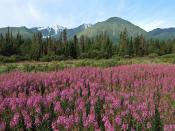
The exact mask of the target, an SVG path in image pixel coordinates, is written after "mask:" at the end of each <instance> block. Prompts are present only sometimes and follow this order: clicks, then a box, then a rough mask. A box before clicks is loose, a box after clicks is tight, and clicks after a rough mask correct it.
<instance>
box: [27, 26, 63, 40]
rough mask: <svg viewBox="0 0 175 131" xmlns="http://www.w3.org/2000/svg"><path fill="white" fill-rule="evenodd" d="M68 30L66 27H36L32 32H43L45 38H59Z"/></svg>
mask: <svg viewBox="0 0 175 131" xmlns="http://www.w3.org/2000/svg"><path fill="white" fill-rule="evenodd" d="M64 29H66V28H65V27H62V26H59V25H55V26H48V27H34V28H31V29H30V30H32V32H34V33H35V32H38V31H39V32H41V33H42V35H43V38H46V37H49V36H50V35H51V36H57V35H60V33H61V32H62V31H63V30H64Z"/></svg>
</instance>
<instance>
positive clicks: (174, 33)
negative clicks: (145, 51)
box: [149, 28, 175, 40]
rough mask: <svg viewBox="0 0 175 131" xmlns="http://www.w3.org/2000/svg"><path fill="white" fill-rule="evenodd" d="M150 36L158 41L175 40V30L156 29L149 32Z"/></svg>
mask: <svg viewBox="0 0 175 131" xmlns="http://www.w3.org/2000/svg"><path fill="white" fill-rule="evenodd" d="M149 34H150V36H152V37H153V38H156V39H161V40H167V39H172V38H175V28H166V29H160V28H157V29H154V30H152V31H150V32H149Z"/></svg>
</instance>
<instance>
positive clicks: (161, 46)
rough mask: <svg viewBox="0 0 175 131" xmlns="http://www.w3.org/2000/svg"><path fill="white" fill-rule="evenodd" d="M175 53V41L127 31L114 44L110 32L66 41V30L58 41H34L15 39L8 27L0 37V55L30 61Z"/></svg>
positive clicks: (46, 39) (49, 38)
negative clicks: (135, 34) (150, 37)
mask: <svg viewBox="0 0 175 131" xmlns="http://www.w3.org/2000/svg"><path fill="white" fill-rule="evenodd" d="M174 52H175V40H166V41H165V40H164V41H163V40H162V41H161V40H156V39H149V40H147V39H145V38H144V36H143V35H138V36H136V37H135V38H133V37H129V36H128V32H127V30H126V29H125V30H124V31H123V32H121V33H120V39H119V42H118V44H116V43H113V42H112V41H111V40H110V37H109V36H108V35H107V33H105V32H104V33H102V34H100V35H97V36H96V37H94V38H90V37H88V36H83V35H82V36H80V37H79V38H78V37H77V36H76V35H75V36H74V37H73V39H68V38H67V32H66V30H64V31H63V32H62V33H61V34H60V36H59V38H53V37H51V36H50V37H48V38H43V37H42V34H41V33H40V32H38V33H36V34H34V36H33V38H32V39H23V38H22V36H21V34H20V33H17V35H16V36H13V34H12V32H11V31H10V29H9V28H8V31H7V33H6V34H5V35H2V34H1V35H0V55H1V57H0V58H2V57H12V56H13V57H15V58H20V59H27V60H36V61H39V60H43V61H51V60H65V59H78V58H96V59H100V58H106V59H108V58H111V57H112V56H113V55H120V56H123V57H126V56H129V57H133V56H140V57H141V56H147V55H150V54H157V55H164V54H170V53H174Z"/></svg>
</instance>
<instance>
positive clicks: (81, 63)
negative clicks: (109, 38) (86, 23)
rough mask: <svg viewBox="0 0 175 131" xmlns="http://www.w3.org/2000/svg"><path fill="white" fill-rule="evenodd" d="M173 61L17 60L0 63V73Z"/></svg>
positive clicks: (168, 57) (169, 57)
mask: <svg viewBox="0 0 175 131" xmlns="http://www.w3.org/2000/svg"><path fill="white" fill-rule="evenodd" d="M174 62H175V54H171V55H164V56H159V57H154V58H150V57H134V58H130V59H127V58H121V57H118V56H114V57H113V58H111V59H100V60H95V59H79V60H67V61H53V62H35V61H33V62H18V63H6V64H4V63H1V64H0V73H5V72H10V71H26V72H31V71H33V72H37V71H56V70H61V69H64V68H71V67H85V66H91V67H102V68H105V67H112V66H118V65H126V64H156V63H159V64H173V63H174Z"/></svg>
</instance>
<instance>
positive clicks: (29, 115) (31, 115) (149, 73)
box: [0, 64, 175, 131]
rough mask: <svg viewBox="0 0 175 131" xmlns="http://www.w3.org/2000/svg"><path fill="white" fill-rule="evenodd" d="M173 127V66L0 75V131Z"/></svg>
mask: <svg viewBox="0 0 175 131" xmlns="http://www.w3.org/2000/svg"><path fill="white" fill-rule="evenodd" d="M1 130H2V131H3V130H12V131H16V130H24V131H26V130H32V131H33V130H34V131H35V130H41V131H43V130H48V131H50V130H54V131H60V130H61V131H62V130H63V131H86V130H89V131H100V130H102V131H127V130H128V131H143V130H144V131H152V130H153V131H161V130H165V131H174V130H175V66H174V65H154V64H153V65H147V64H145V65H123V66H118V67H112V68H106V69H101V68H90V67H89V68H88V67H86V68H72V69H64V70H62V71H58V72H50V73H24V72H12V73H7V74H1V75H0V131H1Z"/></svg>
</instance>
